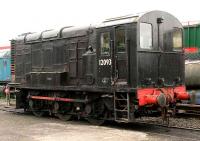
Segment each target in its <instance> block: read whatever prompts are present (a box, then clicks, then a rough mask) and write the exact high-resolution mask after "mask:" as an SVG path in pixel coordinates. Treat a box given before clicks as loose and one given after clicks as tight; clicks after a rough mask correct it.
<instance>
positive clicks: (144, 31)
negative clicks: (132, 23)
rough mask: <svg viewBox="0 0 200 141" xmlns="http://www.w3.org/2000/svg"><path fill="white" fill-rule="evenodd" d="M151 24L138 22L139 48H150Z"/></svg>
mask: <svg viewBox="0 0 200 141" xmlns="http://www.w3.org/2000/svg"><path fill="white" fill-rule="evenodd" d="M152 41H153V40H152V25H151V24H148V23H140V48H142V49H152Z"/></svg>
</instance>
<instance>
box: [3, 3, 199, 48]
mask: <svg viewBox="0 0 200 141" xmlns="http://www.w3.org/2000/svg"><path fill="white" fill-rule="evenodd" d="M199 5H200V1H199V0H187V1H186V0H2V1H1V2H0V46H5V45H9V40H10V39H12V38H14V37H16V36H17V35H19V34H21V33H25V32H35V31H36V32H38V31H42V30H46V29H55V28H58V27H62V26H69V25H90V24H93V23H98V22H101V21H102V20H104V19H106V18H111V17H116V16H122V15H128V14H135V13H139V12H145V11H151V10H163V11H167V12H169V13H171V14H173V15H174V16H176V17H177V18H178V19H179V20H180V21H183V22H184V21H197V20H200V6H199Z"/></svg>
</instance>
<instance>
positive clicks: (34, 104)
mask: <svg viewBox="0 0 200 141" xmlns="http://www.w3.org/2000/svg"><path fill="white" fill-rule="evenodd" d="M42 106H43V103H42V101H33V100H29V107H30V109H31V112H32V113H33V115H35V116H36V117H42V116H44V115H45V112H44V111H43V109H42Z"/></svg>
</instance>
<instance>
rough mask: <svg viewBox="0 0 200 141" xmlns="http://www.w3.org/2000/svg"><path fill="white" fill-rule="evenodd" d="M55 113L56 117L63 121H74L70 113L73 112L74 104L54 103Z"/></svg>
mask: <svg viewBox="0 0 200 141" xmlns="http://www.w3.org/2000/svg"><path fill="white" fill-rule="evenodd" d="M54 111H55V116H56V117H58V118H59V119H61V120H63V121H68V120H70V119H72V115H71V114H70V112H71V111H72V104H71V103H61V102H60V103H59V102H55V103H54Z"/></svg>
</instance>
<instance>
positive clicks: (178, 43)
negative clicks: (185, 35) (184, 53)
mask: <svg viewBox="0 0 200 141" xmlns="http://www.w3.org/2000/svg"><path fill="white" fill-rule="evenodd" d="M172 36H173V48H174V50H180V49H181V48H182V30H181V29H176V30H175V31H174V32H173V35H172Z"/></svg>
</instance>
